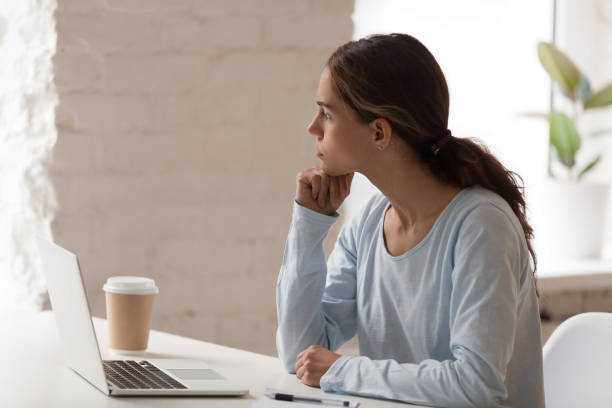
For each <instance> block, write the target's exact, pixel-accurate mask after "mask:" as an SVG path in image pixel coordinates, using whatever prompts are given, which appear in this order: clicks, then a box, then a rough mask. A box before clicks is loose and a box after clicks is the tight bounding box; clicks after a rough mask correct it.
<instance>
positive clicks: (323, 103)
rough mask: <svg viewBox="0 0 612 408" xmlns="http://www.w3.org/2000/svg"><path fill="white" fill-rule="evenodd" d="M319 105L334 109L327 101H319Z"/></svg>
mask: <svg viewBox="0 0 612 408" xmlns="http://www.w3.org/2000/svg"><path fill="white" fill-rule="evenodd" d="M317 105H319V106H323V107H325V108H327V109H329V110H334V108H333V107H332V106H331V105H328V104H326V103H325V102H321V101H317Z"/></svg>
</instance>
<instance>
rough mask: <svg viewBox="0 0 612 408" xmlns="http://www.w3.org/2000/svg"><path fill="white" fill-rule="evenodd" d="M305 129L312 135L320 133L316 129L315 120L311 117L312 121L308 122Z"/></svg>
mask: <svg viewBox="0 0 612 408" xmlns="http://www.w3.org/2000/svg"><path fill="white" fill-rule="evenodd" d="M306 130H307V131H308V133H310V134H311V135H313V136H317V137H318V136H319V134H320V133H321V132H320V131H319V129H318V126H317V120H316V119H313V120H312V122H310V124H309V125H308V127H307V128H306Z"/></svg>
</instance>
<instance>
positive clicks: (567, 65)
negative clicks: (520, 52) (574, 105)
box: [538, 41, 588, 100]
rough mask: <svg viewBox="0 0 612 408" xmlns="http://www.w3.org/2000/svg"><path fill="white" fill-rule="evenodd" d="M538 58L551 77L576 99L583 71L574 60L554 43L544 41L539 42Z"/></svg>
mask: <svg viewBox="0 0 612 408" xmlns="http://www.w3.org/2000/svg"><path fill="white" fill-rule="evenodd" d="M538 58H539V59H540V63H541V64H542V67H544V69H545V70H546V72H548V75H549V76H550V78H551V79H552V80H553V81H555V82H556V83H557V84H559V86H560V87H561V89H563V90H564V91H565V92H566V93H567V94H568V95H570V97H571V98H572V100H573V99H575V90H576V86H577V85H578V83H579V82H580V76H581V73H580V71H579V70H578V68H576V65H574V63H573V62H572V60H570V59H569V57H568V56H567V55H565V54H564V53H563V52H561V51H560V50H559V49H558V48H557V47H555V46H554V45H553V44H551V43H547V42H543V41H540V42H539V43H538ZM585 79H586V78H585ZM587 82H588V81H587Z"/></svg>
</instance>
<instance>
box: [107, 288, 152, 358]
mask: <svg viewBox="0 0 612 408" xmlns="http://www.w3.org/2000/svg"><path fill="white" fill-rule="evenodd" d="M103 289H104V291H105V292H106V319H107V321H108V337H109V346H110V349H111V351H114V352H117V353H119V354H142V353H143V352H144V351H145V350H146V349H147V346H148V343H149V330H150V328H151V317H152V315H153V301H154V299H155V295H156V294H157V293H159V289H158V288H157V286H155V281H154V280H153V279H149V278H144V277H140V276H113V277H110V278H108V280H107V281H106V283H105V284H104V287H103Z"/></svg>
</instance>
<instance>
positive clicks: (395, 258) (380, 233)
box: [378, 187, 469, 261]
mask: <svg viewBox="0 0 612 408" xmlns="http://www.w3.org/2000/svg"><path fill="white" fill-rule="evenodd" d="M468 189H469V187H466V188H463V189H461V191H459V192H458V193H457V194H456V195H455V197H453V199H452V200H450V202H449V203H448V204H447V205H446V207H444V209H443V210H442V212H440V215H438V218H436V221H435V222H434V225H433V226H432V227H431V228H430V229H429V232H427V235H425V238H423V239H422V240H421V241H420V242H419V243H418V244H416V245H415V246H413V247H412V248H410V249H409V250H408V251H406V252H404V253H403V254H400V255H397V256H396V255H391V254H390V253H389V251H388V250H387V246H386V245H385V238H384V228H385V215H386V214H387V210H388V209H389V207H390V206H391V203H390V202H389V199H388V198H387V197H385V203H386V204H385V206H384V209H383V212H382V216H381V217H380V221H379V222H378V223H379V225H378V239H379V242H380V245H381V246H382V251H383V252H384V254H385V256H386V257H388V258H389V259H391V260H393V261H400V260H402V259H404V258H407V257H409V256H410V255H412V254H413V253H414V252H416V251H417V250H418V249H419V248H420V247H422V246H423V245H425V243H426V242H427V240H429V237H430V236H431V235H432V234H433V231H434V230H435V229H436V227H437V226H438V224H439V223H440V220H441V219H442V218H443V217H444V216H445V215H446V213H447V212H449V211H450V209H451V208H452V207H453V206H454V205H455V203H456V202H457V201H458V199H459V197H460V196H461V195H463V193H464V192H465V191H466V190H468Z"/></svg>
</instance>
